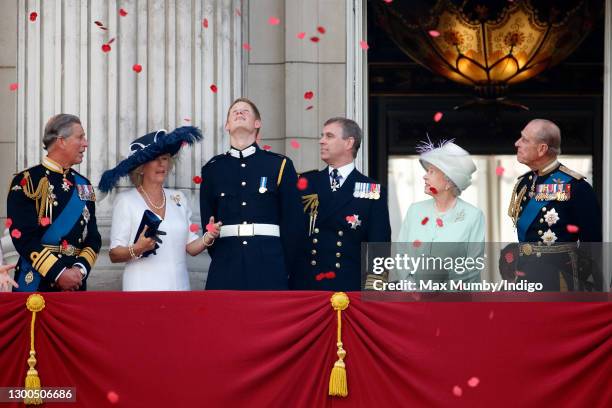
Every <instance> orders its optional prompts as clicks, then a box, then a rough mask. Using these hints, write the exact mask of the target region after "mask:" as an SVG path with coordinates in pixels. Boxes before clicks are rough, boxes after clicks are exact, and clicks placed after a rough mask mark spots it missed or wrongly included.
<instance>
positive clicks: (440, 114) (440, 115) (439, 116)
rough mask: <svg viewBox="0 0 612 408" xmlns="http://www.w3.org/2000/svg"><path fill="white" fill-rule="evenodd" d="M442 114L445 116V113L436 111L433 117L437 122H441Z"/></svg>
mask: <svg viewBox="0 0 612 408" xmlns="http://www.w3.org/2000/svg"><path fill="white" fill-rule="evenodd" d="M442 116H444V114H443V113H442V112H436V114H435V115H434V117H433V119H434V121H436V122H439V121H441V120H442Z"/></svg>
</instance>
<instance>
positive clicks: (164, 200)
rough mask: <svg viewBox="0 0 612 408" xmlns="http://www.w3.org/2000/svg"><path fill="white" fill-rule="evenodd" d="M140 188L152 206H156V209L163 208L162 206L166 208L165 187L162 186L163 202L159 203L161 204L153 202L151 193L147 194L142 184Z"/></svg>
mask: <svg viewBox="0 0 612 408" xmlns="http://www.w3.org/2000/svg"><path fill="white" fill-rule="evenodd" d="M139 188H140V191H142V194H144V196H145V198H146V200H147V202H148V203H149V204H151V207H153V208H155V209H156V210H161V209H162V208H164V207H165V206H166V194H164V189H163V188H162V204H161V205H159V206H157V205H155V204H153V201H151V197H149V195H148V194H147V192H146V191H145V189H144V188H142V186H140V187H139Z"/></svg>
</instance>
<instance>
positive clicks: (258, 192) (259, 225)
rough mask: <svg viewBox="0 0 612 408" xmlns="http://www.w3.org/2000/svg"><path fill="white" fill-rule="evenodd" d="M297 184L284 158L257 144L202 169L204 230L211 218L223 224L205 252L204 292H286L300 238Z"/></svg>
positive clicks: (210, 163)
mask: <svg viewBox="0 0 612 408" xmlns="http://www.w3.org/2000/svg"><path fill="white" fill-rule="evenodd" d="M296 182H297V174H296V172H295V168H294V167H293V163H292V162H291V160H290V159H289V158H287V157H285V156H283V155H280V154H277V153H273V152H268V151H265V150H262V149H260V148H259V146H258V145H257V144H253V145H251V146H249V147H248V148H246V149H244V150H242V151H238V150H236V149H230V150H229V151H228V152H227V153H225V154H222V155H218V156H215V157H213V158H212V159H211V160H210V161H209V162H208V163H206V165H204V167H202V184H201V185H200V214H201V217H202V224H203V227H204V228H206V223H208V220H209V218H210V217H211V216H214V217H215V222H218V221H221V222H222V223H223V226H222V228H221V235H220V237H219V238H218V239H217V240H216V242H215V243H214V244H213V245H212V246H211V247H210V248H208V251H209V253H210V256H211V258H212V262H211V264H210V268H209V270H208V279H207V281H206V289H228V290H286V289H288V274H289V272H290V271H291V268H292V265H293V263H294V261H295V253H296V250H297V245H296V242H297V241H298V240H299V239H300V237H302V236H303V235H304V231H303V226H302V224H301V222H297V221H298V220H300V219H301V218H300V217H301V216H302V206H301V204H300V198H299V192H298V190H297V187H296ZM229 232H231V235H228V233H229ZM279 235H280V236H279Z"/></svg>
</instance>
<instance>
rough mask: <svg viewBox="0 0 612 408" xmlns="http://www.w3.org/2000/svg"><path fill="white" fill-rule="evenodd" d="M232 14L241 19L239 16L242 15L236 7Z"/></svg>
mask: <svg viewBox="0 0 612 408" xmlns="http://www.w3.org/2000/svg"><path fill="white" fill-rule="evenodd" d="M234 12H235V13H236V15H237V16H238V17H241V16H242V13H241V12H240V9H239V8H238V7H236V8H235V9H234Z"/></svg>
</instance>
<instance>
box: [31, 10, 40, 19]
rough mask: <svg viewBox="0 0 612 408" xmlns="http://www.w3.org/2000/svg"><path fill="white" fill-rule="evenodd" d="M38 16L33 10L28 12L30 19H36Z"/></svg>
mask: <svg viewBox="0 0 612 408" xmlns="http://www.w3.org/2000/svg"><path fill="white" fill-rule="evenodd" d="M37 18H38V13H37V12H35V11H33V12H31V13H30V21H36V19H37Z"/></svg>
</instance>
